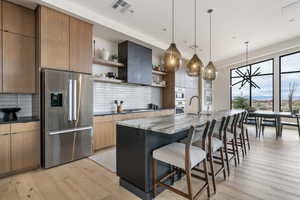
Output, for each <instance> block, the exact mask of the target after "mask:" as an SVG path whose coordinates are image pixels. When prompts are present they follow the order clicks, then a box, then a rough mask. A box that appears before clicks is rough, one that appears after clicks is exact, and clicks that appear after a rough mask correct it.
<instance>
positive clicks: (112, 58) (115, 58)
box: [111, 54, 119, 62]
mask: <svg viewBox="0 0 300 200" xmlns="http://www.w3.org/2000/svg"><path fill="white" fill-rule="evenodd" d="M118 58H119V57H118V56H117V55H116V54H113V55H112V56H111V60H112V61H113V62H118Z"/></svg>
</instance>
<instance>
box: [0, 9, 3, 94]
mask: <svg viewBox="0 0 300 200" xmlns="http://www.w3.org/2000/svg"><path fill="white" fill-rule="evenodd" d="M0 10H1V8H0ZM0 16H1V13H0ZM2 35H3V32H2V31H1V30H0V92H2V91H3V59H2V58H3V53H2V52H3V48H2V43H3V41H2V38H3V37H2Z"/></svg>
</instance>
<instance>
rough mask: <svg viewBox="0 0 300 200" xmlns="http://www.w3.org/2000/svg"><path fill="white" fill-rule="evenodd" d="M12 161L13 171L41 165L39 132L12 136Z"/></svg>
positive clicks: (13, 134)
mask: <svg viewBox="0 0 300 200" xmlns="http://www.w3.org/2000/svg"><path fill="white" fill-rule="evenodd" d="M11 160H12V170H13V171H15V170H20V169H28V168H34V167H38V166H39V165H40V137H39V131H26V132H18V133H12V134H11Z"/></svg>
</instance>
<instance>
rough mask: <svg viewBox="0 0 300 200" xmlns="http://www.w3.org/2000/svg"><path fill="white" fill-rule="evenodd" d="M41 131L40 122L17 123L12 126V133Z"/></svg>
mask: <svg viewBox="0 0 300 200" xmlns="http://www.w3.org/2000/svg"><path fill="white" fill-rule="evenodd" d="M39 129H40V122H28V123H16V124H12V125H11V132H12V133H19V132H28V131H36V130H39Z"/></svg>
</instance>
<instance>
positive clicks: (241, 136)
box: [236, 112, 247, 158]
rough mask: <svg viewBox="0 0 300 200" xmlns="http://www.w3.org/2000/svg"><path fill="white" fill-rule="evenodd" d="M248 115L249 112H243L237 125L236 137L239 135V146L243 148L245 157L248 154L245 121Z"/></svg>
mask: <svg viewBox="0 0 300 200" xmlns="http://www.w3.org/2000/svg"><path fill="white" fill-rule="evenodd" d="M246 116H247V112H242V113H241V115H240V118H239V121H238V123H237V127H236V137H237V144H236V145H237V148H239V147H240V148H241V151H242V155H243V158H244V157H245V155H246V154H247V148H246V143H245V131H244V122H245V119H246V118H245V117H246Z"/></svg>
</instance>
